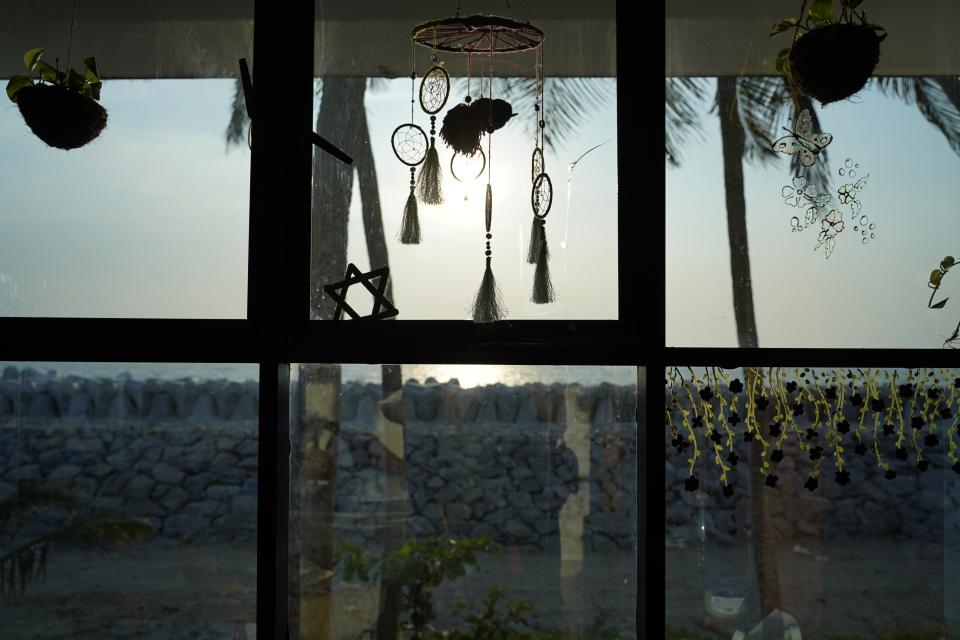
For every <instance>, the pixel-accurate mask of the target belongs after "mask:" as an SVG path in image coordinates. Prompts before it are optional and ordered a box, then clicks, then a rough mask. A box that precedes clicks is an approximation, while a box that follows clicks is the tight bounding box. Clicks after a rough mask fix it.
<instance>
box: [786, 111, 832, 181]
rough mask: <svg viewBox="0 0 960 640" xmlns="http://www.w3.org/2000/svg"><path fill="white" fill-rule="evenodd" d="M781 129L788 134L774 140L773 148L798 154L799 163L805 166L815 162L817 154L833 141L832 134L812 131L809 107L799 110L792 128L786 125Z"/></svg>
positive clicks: (790, 153)
mask: <svg viewBox="0 0 960 640" xmlns="http://www.w3.org/2000/svg"><path fill="white" fill-rule="evenodd" d="M783 129H784V131H786V132H787V133H789V134H790V135H789V136H784V137H782V138H780V139H779V140H777V141H775V142H774V143H773V150H774V151H779V152H780V153H786V154H787V155H791V156H792V155H797V156H799V158H800V164H802V165H803V166H805V167H812V166H813V165H814V164H816V162H817V155H818V154H819V153H820V152H821V151H823V150H824V149H826V148H827V145H829V144H830V143H831V142H833V135H832V134H829V133H814V132H813V118H812V117H810V110H809V109H804V110H803V111H801V112H800V115H799V116H797V122H796V124H795V125H794V129H793V130H791V129H787V128H786V127H784V128H783Z"/></svg>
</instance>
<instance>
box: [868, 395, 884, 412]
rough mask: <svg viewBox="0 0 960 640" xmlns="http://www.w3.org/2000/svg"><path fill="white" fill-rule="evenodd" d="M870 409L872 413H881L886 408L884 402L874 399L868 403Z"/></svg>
mask: <svg viewBox="0 0 960 640" xmlns="http://www.w3.org/2000/svg"><path fill="white" fill-rule="evenodd" d="M870 408H871V409H873V410H874V411H883V410H884V409H886V408H887V403H886V402H884V400H883V398H874V399H873V400H871V401H870Z"/></svg>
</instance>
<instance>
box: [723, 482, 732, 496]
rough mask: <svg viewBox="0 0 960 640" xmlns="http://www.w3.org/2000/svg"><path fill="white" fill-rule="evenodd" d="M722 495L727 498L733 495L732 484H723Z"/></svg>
mask: <svg viewBox="0 0 960 640" xmlns="http://www.w3.org/2000/svg"><path fill="white" fill-rule="evenodd" d="M723 495H724V496H726V497H727V498H729V497H730V496H732V495H733V485H732V484H725V485H723Z"/></svg>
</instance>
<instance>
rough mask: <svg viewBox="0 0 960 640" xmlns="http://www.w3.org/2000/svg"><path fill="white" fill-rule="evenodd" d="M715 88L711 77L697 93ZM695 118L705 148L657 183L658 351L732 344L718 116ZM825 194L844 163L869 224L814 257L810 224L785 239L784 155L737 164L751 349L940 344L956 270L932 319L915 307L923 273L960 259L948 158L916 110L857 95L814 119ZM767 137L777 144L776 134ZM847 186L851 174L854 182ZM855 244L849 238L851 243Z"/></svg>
mask: <svg viewBox="0 0 960 640" xmlns="http://www.w3.org/2000/svg"><path fill="white" fill-rule="evenodd" d="M713 90H714V83H713V81H711V85H710V95H711V96H712V95H713ZM708 108H709V105H707V104H705V105H704V108H703V111H704V113H703V119H702V121H703V124H704V134H705V135H704V139H703V140H702V141H691V142H689V143H688V144H687V145H686V146H685V147H684V155H683V159H682V166H681V167H680V168H679V169H673V168H668V170H667V179H666V204H667V208H666V216H667V218H666V229H667V238H666V254H667V263H666V280H667V301H666V303H667V318H666V321H667V343H668V344H670V345H677V346H736V331H735V326H734V320H733V305H732V284H731V280H730V262H729V260H730V257H729V244H728V240H727V226H726V207H725V204H724V189H723V170H722V158H721V146H720V132H719V119H718V117H717V115H716V114H715V113H707V110H708ZM819 113H820V120H821V123H822V130H823V131H825V132H828V133H832V134H833V142H832V144H831V145H830V146H829V147H828V151H829V152H830V166H831V171H832V174H833V177H834V180H833V184H832V188H833V191H832V193H833V202H832V207H836V206H837V194H836V189H837V188H838V187H839V186H840V185H842V184H845V183H847V182H850V181H849V180H846V179H844V178H842V177H840V176H839V175H837V172H838V169H840V168H841V167H842V166H843V164H844V160H845V159H846V158H853V159H855V160H856V161H858V162H859V163H860V164H861V166H862V170H863V171H864V172H865V173H868V174H869V176H870V178H869V181H868V184H867V186H866V188H865V189H864V190H863V191H862V192H861V193H860V194H859V196H858V198H859V199H860V201H861V202H862V203H863V211H862V213H863V214H866V215H868V217H869V219H870V221H871V222H872V223H874V224H876V225H877V228H876V230H875V233H876V238H875V239H874V240H873V241H871V242H870V244H867V245H863V244H861V240H860V237H859V234H858V232H854V231H853V224H851V223H850V221H849V220H848V219H846V218H845V222H846V227H845V230H844V231H843V232H841V233H840V235H839V236H838V238H837V245H836V249H835V250H834V252H833V255H832V257H830V259H828V260H825V259H824V255H823V253H822V252H821V251H818V252H816V253H814V251H813V249H814V246H815V245H816V242H817V235H818V233H819V227H817V228H814V227H810V228H808V229H806V230H805V231H803V232H800V233H793V232H791V227H790V218H791V217H792V216H794V215H798V216H800V217H801V219H802V217H803V211H804V209H794V208H793V207H788V206H787V205H785V204H784V201H783V198H782V197H781V190H782V188H783V186H784V185H788V184H790V178H791V176H790V174H789V163H788V161H787V158H788V156H783V158H784V160H783V161H781V162H779V163H777V164H776V165H774V166H771V167H769V168H764V169H759V168H756V167H753V166H751V165H745V167H744V182H745V193H746V203H747V230H748V235H749V245H750V260H751V269H752V277H753V289H754V304H755V308H756V317H757V332H758V335H759V341H760V346H761V347H914V348H939V347H940V346H941V344H942V342H943V338H944V337H946V336H948V335H949V334H950V333H952V331H953V329H954V327H956V325H957V321H958V320H960V274H953V273H951V274H950V275H948V276H947V277H946V278H945V279H944V284H943V287H942V288H941V292H942V296H941V297H943V296H950V297H951V300H950V301H949V302H948V303H947V305H946V308H945V309H942V310H930V309H928V308H927V300H928V298H929V296H930V290H929V289H928V288H927V286H926V283H927V280H928V278H929V276H930V271H931V270H932V269H933V268H935V267H936V265H937V264H938V263H939V261H940V260H941V258H943V257H944V256H946V255H953V256H956V257H957V258H958V259H960V215H958V210H957V203H958V195H960V182H958V180H957V176H958V175H960V157H958V156H957V155H956V154H955V153H954V152H953V151H952V150H951V149H950V147H949V145H948V144H947V142H946V140H945V139H944V137H943V136H942V135H941V134H940V133H939V131H938V130H937V129H935V128H934V127H933V126H932V125H930V124H929V123H928V122H927V121H926V120H925V119H924V117H923V116H922V115H921V114H920V112H919V110H918V109H917V108H916V107H915V106H910V105H907V104H905V103H904V102H902V101H900V100H897V99H893V98H887V97H884V96H883V95H881V94H880V93H879V92H877V91H876V89H875V88H874V87H873V86H872V85H868V87H867V88H866V89H864V90H863V91H862V92H860V94H858V97H856V98H855V99H854V100H851V101H846V102H839V103H834V104H832V105H830V106H828V107H826V108H825V109H822V110H821V111H820V112H819ZM780 135H786V134H785V133H782V134H780ZM858 178H859V176H858ZM855 236H856V237H855Z"/></svg>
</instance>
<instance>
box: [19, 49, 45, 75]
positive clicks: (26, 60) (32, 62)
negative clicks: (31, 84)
mask: <svg viewBox="0 0 960 640" xmlns="http://www.w3.org/2000/svg"><path fill="white" fill-rule="evenodd" d="M44 51H46V49H43V48H39V49H30V51H27V52H26V53H25V54H23V66H25V67H26V68H27V69H28V70H29V71H33V70H34V69H35V68H36V66H37V62H39V61H40V56H41V55H43V52H44Z"/></svg>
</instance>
